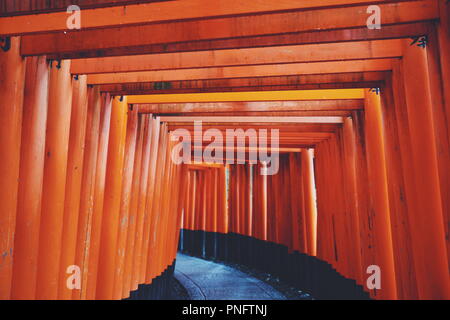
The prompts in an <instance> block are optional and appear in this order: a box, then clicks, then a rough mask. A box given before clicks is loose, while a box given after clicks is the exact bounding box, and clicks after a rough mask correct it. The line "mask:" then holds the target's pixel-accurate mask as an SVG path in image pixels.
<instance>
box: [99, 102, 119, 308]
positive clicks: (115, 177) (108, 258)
mask: <svg viewBox="0 0 450 320" xmlns="http://www.w3.org/2000/svg"><path fill="white" fill-rule="evenodd" d="M126 125H127V99H126V97H123V98H121V97H115V98H114V99H113V102H112V111H111V134H110V137H109V148H108V162H107V169H106V186H105V198H104V207H103V221H102V232H101V243H100V255H99V263H98V278H97V289H96V292H97V295H96V297H97V299H108V300H109V299H112V297H113V288H114V275H115V269H116V268H115V267H116V265H115V258H116V253H117V252H116V249H117V238H118V228H119V215H120V199H121V194H122V180H123V161H124V151H125V138H126V127H127V126H126Z"/></svg>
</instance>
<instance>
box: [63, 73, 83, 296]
mask: <svg viewBox="0 0 450 320" xmlns="http://www.w3.org/2000/svg"><path fill="white" fill-rule="evenodd" d="M72 84H73V95H72V115H71V120H70V136H69V151H68V159H67V176H66V195H65V200H64V224H63V233H62V247H61V265H60V271H59V272H60V274H59V291H58V299H61V300H71V299H72V294H73V292H72V289H69V288H67V278H68V277H69V276H70V275H71V273H69V274H68V273H67V270H68V268H69V267H70V266H73V265H74V264H75V254H76V246H77V231H78V215H79V209H80V196H81V179H82V174H83V159H84V150H85V149H84V146H85V138H86V121H87V77H86V76H85V75H84V76H78V77H76V78H75V79H74V80H73V81H72Z"/></svg>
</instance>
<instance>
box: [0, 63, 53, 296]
mask: <svg viewBox="0 0 450 320" xmlns="http://www.w3.org/2000/svg"><path fill="white" fill-rule="evenodd" d="M26 64H27V65H26V79H25V98H24V102H23V122H22V141H26V143H24V144H22V145H21V151H20V176H19V180H18V181H19V193H18V199H17V221H16V231H15V239H14V249H15V253H14V266H13V267H14V268H13V282H12V291H11V299H31V300H32V299H34V298H35V296H36V277H37V259H38V250H39V224H40V216H41V199H42V184H43V178H44V159H45V128H46V125H47V107H48V77H49V72H48V64H47V60H46V57H45V56H42V57H30V58H28V59H27V63H26ZM2 125H3V124H2ZM2 272H3V271H2ZM0 285H2V286H3V284H0ZM0 298H1V296H0Z"/></svg>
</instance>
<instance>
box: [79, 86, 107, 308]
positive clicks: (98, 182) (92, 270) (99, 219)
mask: <svg viewBox="0 0 450 320" xmlns="http://www.w3.org/2000/svg"><path fill="white" fill-rule="evenodd" d="M96 90H98V89H96ZM111 109H112V100H111V97H110V95H109V94H106V95H102V96H101V114H100V128H99V130H100V131H99V140H98V153H97V164H96V170H95V182H94V207H93V209H92V210H93V211H92V218H91V227H90V230H91V231H90V235H89V251H88V256H87V257H86V259H89V260H88V261H87V262H85V263H87V265H88V268H87V273H88V274H87V277H88V280H87V286H86V290H87V292H86V299H88V300H93V299H95V298H96V289H97V282H98V281H97V274H98V263H99V252H100V239H101V230H102V223H103V204H104V201H103V200H104V195H105V184H106V164H107V159H108V146H109V135H110V128H111ZM83 294H84V289H83Z"/></svg>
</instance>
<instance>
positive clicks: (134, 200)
mask: <svg viewBox="0 0 450 320" xmlns="http://www.w3.org/2000/svg"><path fill="white" fill-rule="evenodd" d="M144 119H145V117H144V116H142V115H139V116H138V128H137V131H138V133H137V142H136V151H135V157H134V168H133V182H132V190H131V199H130V209H129V210H130V214H129V217H128V233H127V246H126V250H125V266H124V286H123V290H122V295H123V297H124V298H127V297H128V296H129V295H130V291H131V290H132V274H133V260H134V247H135V240H136V220H137V210H138V203H139V187H140V181H141V164H142V150H143V140H144V124H143V122H144Z"/></svg>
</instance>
